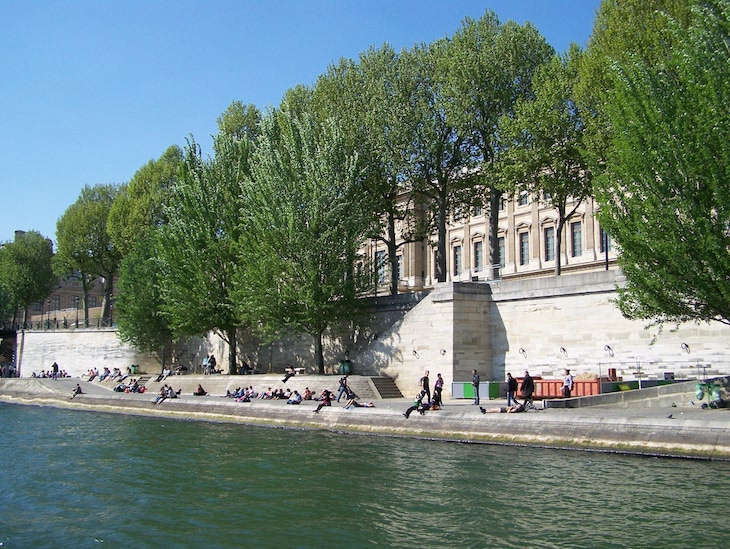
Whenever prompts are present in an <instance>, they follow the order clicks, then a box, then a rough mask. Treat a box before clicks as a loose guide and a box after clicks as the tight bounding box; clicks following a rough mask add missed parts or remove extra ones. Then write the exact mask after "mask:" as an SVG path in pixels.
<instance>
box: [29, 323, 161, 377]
mask: <svg viewBox="0 0 730 549" xmlns="http://www.w3.org/2000/svg"><path fill="white" fill-rule="evenodd" d="M16 355H17V359H16V365H17V366H18V368H19V370H20V375H21V376H22V377H31V376H32V374H33V373H34V372H36V373H40V372H41V371H42V370H43V371H48V370H50V369H51V366H52V365H53V363H54V362H57V363H58V365H59V368H60V369H61V370H66V372H68V373H69V374H70V375H72V376H80V375H82V374H85V373H86V372H88V371H89V370H90V369H91V368H98V369H99V370H100V371H101V370H102V369H103V368H104V366H107V367H108V368H109V369H112V368H114V367H115V366H116V367H118V368H121V369H122V370H124V369H126V368H127V367H128V366H131V365H132V364H138V365H139V366H140V368H141V369H142V370H143V371H144V370H150V371H155V372H158V371H160V366H159V363H158V362H157V361H156V360H155V357H153V356H151V355H149V354H147V353H138V352H137V351H136V350H135V349H134V348H132V347H131V346H130V345H128V344H125V343H123V342H121V341H120V340H119V338H118V337H117V331H116V330H115V329H112V328H101V329H88V330H86V329H78V330H48V331H43V330H38V331H34V330H26V331H23V332H18V334H17V349H16Z"/></svg>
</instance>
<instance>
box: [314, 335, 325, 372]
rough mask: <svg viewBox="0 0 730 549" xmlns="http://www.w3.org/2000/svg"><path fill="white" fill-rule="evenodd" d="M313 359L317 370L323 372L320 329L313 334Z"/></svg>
mask: <svg viewBox="0 0 730 549" xmlns="http://www.w3.org/2000/svg"><path fill="white" fill-rule="evenodd" d="M314 361H315V363H316V364H317V371H318V372H319V373H320V374H324V353H323V352H322V330H320V331H319V332H318V333H317V334H315V336H314Z"/></svg>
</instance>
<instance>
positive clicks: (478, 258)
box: [474, 240, 484, 271]
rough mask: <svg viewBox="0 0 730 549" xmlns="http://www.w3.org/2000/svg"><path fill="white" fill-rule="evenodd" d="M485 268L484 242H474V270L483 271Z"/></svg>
mask: <svg viewBox="0 0 730 549" xmlns="http://www.w3.org/2000/svg"><path fill="white" fill-rule="evenodd" d="M483 268H484V242H482V241H481V240H479V241H477V242H475V243H474V270H476V271H481V270H482V269H483Z"/></svg>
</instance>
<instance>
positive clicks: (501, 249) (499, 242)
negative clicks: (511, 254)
mask: <svg viewBox="0 0 730 549" xmlns="http://www.w3.org/2000/svg"><path fill="white" fill-rule="evenodd" d="M497 245H498V246H499V266H500V267H502V268H504V266H505V265H506V264H507V256H506V255H505V253H504V237H503V236H500V237H499V238H498V239H497Z"/></svg>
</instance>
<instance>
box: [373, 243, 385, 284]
mask: <svg viewBox="0 0 730 549" xmlns="http://www.w3.org/2000/svg"><path fill="white" fill-rule="evenodd" d="M385 267H386V253H385V250H379V251H377V252H375V270H376V272H377V277H378V284H385Z"/></svg>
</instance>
